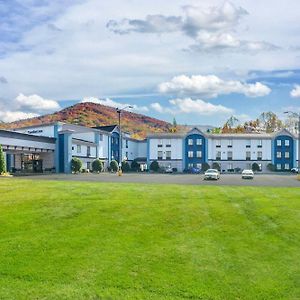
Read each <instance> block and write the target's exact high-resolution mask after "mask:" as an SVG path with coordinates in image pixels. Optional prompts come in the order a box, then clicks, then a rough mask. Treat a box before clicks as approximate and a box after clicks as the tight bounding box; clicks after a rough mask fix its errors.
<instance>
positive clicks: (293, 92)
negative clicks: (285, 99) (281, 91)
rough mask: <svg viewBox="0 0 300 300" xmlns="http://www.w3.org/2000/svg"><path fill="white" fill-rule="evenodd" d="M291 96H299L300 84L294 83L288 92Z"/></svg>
mask: <svg viewBox="0 0 300 300" xmlns="http://www.w3.org/2000/svg"><path fill="white" fill-rule="evenodd" d="M290 96H291V97H292V98H300V85H298V84H296V85H295V86H294V88H293V89H292V90H291V92H290Z"/></svg>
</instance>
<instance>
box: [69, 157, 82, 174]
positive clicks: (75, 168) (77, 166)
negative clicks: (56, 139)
mask: <svg viewBox="0 0 300 300" xmlns="http://www.w3.org/2000/svg"><path fill="white" fill-rule="evenodd" d="M81 168H82V161H81V160H80V159H79V158H77V157H73V158H72V160H71V169H72V172H74V173H78V172H80V171H81Z"/></svg>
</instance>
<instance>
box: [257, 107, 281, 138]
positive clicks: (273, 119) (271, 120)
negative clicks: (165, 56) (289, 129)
mask: <svg viewBox="0 0 300 300" xmlns="http://www.w3.org/2000/svg"><path fill="white" fill-rule="evenodd" d="M258 120H259V122H260V124H261V126H262V127H263V129H264V130H265V131H266V132H267V133H272V132H275V131H278V130H280V129H282V128H283V122H282V121H281V120H280V119H279V118H278V116H277V115H276V114H275V113H273V112H271V111H268V112H263V113H262V114H261V115H260V116H259V119H258Z"/></svg>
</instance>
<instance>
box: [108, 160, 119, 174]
mask: <svg viewBox="0 0 300 300" xmlns="http://www.w3.org/2000/svg"><path fill="white" fill-rule="evenodd" d="M109 167H110V170H111V171H113V172H117V171H118V169H119V166H118V162H117V161H116V160H112V161H111V162H110V164H109Z"/></svg>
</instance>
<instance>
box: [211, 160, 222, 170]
mask: <svg viewBox="0 0 300 300" xmlns="http://www.w3.org/2000/svg"><path fill="white" fill-rule="evenodd" d="M212 169H216V170H218V171H219V172H220V171H221V166H220V164H219V163H217V162H214V163H213V164H212Z"/></svg>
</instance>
